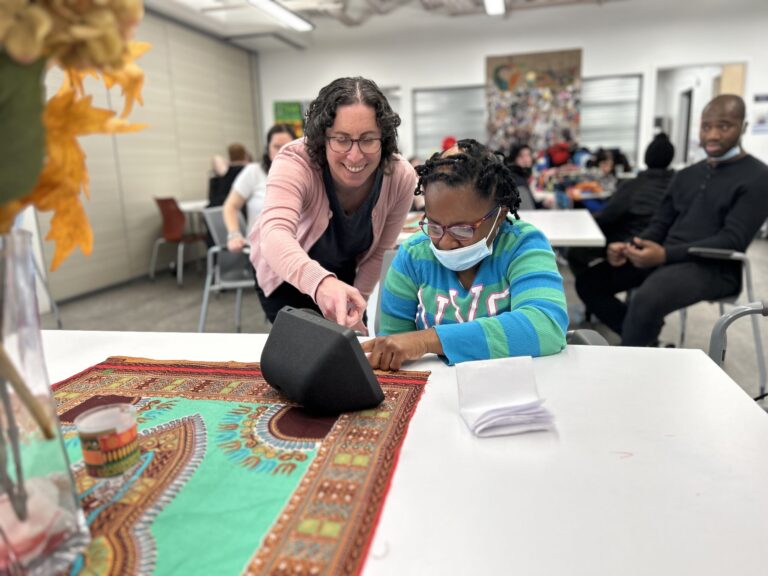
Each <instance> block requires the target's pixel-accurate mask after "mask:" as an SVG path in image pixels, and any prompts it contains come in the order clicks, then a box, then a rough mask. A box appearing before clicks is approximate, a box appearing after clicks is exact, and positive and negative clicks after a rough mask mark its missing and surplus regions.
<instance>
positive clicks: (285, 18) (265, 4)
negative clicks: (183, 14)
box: [248, 0, 503, 32]
mask: <svg viewBox="0 0 768 576" xmlns="http://www.w3.org/2000/svg"><path fill="white" fill-rule="evenodd" d="M502 1H503V0H502ZM248 2H249V3H250V4H252V5H253V6H256V8H258V9H259V10H263V11H264V12H266V13H267V14H269V15H270V16H272V17H273V18H276V19H278V20H280V22H282V23H283V24H285V25H286V26H290V27H291V28H293V29H294V30H297V31H299V32H309V31H310V30H314V28H315V26H314V24H312V23H311V22H309V21H308V20H304V18H302V17H301V16H299V15H298V14H296V13H295V12H291V11H290V10H288V8H286V7H285V6H283V5H282V4H278V3H277V2H275V1H274V0H248Z"/></svg>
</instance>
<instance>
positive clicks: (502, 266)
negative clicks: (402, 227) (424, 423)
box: [363, 140, 568, 370]
mask: <svg viewBox="0 0 768 576" xmlns="http://www.w3.org/2000/svg"><path fill="white" fill-rule="evenodd" d="M417 172H418V174H419V182H418V186H417V189H416V194H419V193H423V194H424V200H425V203H426V208H425V218H424V220H423V221H422V222H421V226H422V230H423V231H424V233H425V235H423V236H422V235H414V236H412V237H411V238H409V239H408V240H407V241H406V242H405V243H404V244H403V245H402V246H400V249H399V250H398V252H397V255H396V256H395V259H394V261H393V262H392V267H391V268H390V270H389V272H388V273H387V277H386V279H385V282H384V287H383V290H382V301H381V311H382V316H381V332H382V334H386V336H383V337H377V338H374V339H372V340H368V341H366V342H364V343H363V349H364V350H365V351H366V352H370V356H369V362H370V364H371V366H373V367H374V368H380V369H382V370H398V369H399V368H400V366H401V365H402V363H403V361H405V360H415V359H417V358H420V357H421V356H423V355H424V354H428V353H435V354H440V355H443V356H445V357H446V358H447V359H448V362H449V363H451V364H454V363H457V362H465V361H467V360H481V359H488V358H502V357H507V356H543V355H547V354H554V353H556V352H559V351H560V350H561V349H562V348H563V347H564V346H565V332H566V329H567V327H568V314H567V312H566V303H565V294H564V292H563V279H562V277H561V276H560V274H559V272H558V270H557V265H556V262H555V255H554V253H553V252H552V248H551V247H550V245H549V242H548V241H547V239H546V238H545V237H544V235H543V234H542V233H541V232H540V231H539V230H537V229H536V228H534V227H533V226H532V225H530V224H528V223H526V222H524V221H521V220H519V219H518V220H512V219H509V218H508V217H507V216H508V215H509V214H510V213H511V214H513V215H514V216H515V217H516V218H519V217H518V216H517V208H518V206H519V204H520V198H519V196H518V193H517V189H516V188H515V185H514V180H513V178H512V174H511V173H510V171H509V168H508V167H506V166H505V165H504V162H503V160H502V159H501V158H499V157H498V156H496V155H494V154H493V153H491V151H490V150H489V149H488V148H486V147H485V146H483V145H481V144H479V143H478V142H476V141H474V140H460V141H459V142H458V143H457V144H456V146H454V147H453V148H451V149H449V150H447V151H446V152H443V153H442V154H435V155H434V156H433V157H432V158H431V159H430V160H428V161H427V162H426V164H424V165H423V166H419V167H418V169H417Z"/></svg>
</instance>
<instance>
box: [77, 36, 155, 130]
mask: <svg viewBox="0 0 768 576" xmlns="http://www.w3.org/2000/svg"><path fill="white" fill-rule="evenodd" d="M150 47H151V45H150V44H149V43H147V42H130V43H129V44H128V53H127V54H126V55H125V57H124V58H123V62H122V65H121V66H120V67H119V68H117V69H104V70H97V69H94V68H86V69H84V70H75V69H73V68H70V69H68V70H67V74H68V75H69V80H70V82H71V83H72V84H73V85H74V87H75V89H76V90H77V91H78V93H80V94H84V91H83V79H84V78H85V77H86V76H95V77H99V76H101V77H102V79H103V81H104V85H105V86H106V87H107V88H112V87H113V86H115V85H117V86H120V88H122V90H123V98H124V99H125V101H124V103H123V111H122V112H121V113H120V117H121V118H125V117H127V116H128V114H130V113H131V110H133V103H134V102H138V103H139V104H144V100H143V99H142V97H141V90H142V88H143V87H144V72H143V71H142V70H141V68H139V67H138V65H136V63H135V60H136V59H138V58H140V57H141V56H142V55H144V53H145V52H147V51H148V50H149V49H150Z"/></svg>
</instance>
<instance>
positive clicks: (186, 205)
mask: <svg viewBox="0 0 768 576" xmlns="http://www.w3.org/2000/svg"><path fill="white" fill-rule="evenodd" d="M176 203H177V204H178V205H179V208H180V209H181V211H182V212H184V215H185V216H187V218H188V220H187V221H188V222H189V227H190V229H191V230H192V232H194V233H199V232H203V231H205V223H204V222H203V210H204V209H205V208H207V207H208V200H177V201H176Z"/></svg>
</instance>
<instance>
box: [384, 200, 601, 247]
mask: <svg viewBox="0 0 768 576" xmlns="http://www.w3.org/2000/svg"><path fill="white" fill-rule="evenodd" d="M518 214H520V218H521V219H522V220H525V221H526V222H530V223H531V224H533V225H534V226H536V228H538V229H539V230H541V231H542V232H543V233H544V235H545V236H546V237H547V239H549V243H550V244H551V245H552V246H553V247H555V248H563V247H569V246H605V236H603V232H602V230H600V227H599V226H598V225H597V222H595V219H594V218H593V217H592V214H590V212H589V210H581V209H579V210H520V211H518ZM416 232H418V233H419V234H423V232H421V231H418V230H417V231H416ZM416 232H414V231H413V230H409V231H408V232H401V233H400V235H399V236H398V237H397V245H398V246H399V245H400V244H402V243H403V242H405V241H406V240H407V239H408V238H409V237H410V236H411V235H412V234H415V233H416Z"/></svg>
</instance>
